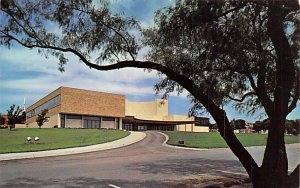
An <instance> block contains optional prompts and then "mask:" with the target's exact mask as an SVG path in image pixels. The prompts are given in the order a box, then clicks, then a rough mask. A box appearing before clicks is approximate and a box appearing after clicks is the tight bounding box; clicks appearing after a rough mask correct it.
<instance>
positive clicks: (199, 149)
mask: <svg viewBox="0 0 300 188" xmlns="http://www.w3.org/2000/svg"><path fill="white" fill-rule="evenodd" d="M158 133H159V134H161V135H163V136H164V137H165V138H166V140H165V141H164V143H162V146H165V147H168V148H175V149H186V150H194V151H207V150H209V149H203V148H202V149H201V148H188V147H180V146H172V145H169V144H167V142H168V141H169V136H168V135H166V134H165V133H162V132H158Z"/></svg>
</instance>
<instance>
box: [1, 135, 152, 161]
mask: <svg viewBox="0 0 300 188" xmlns="http://www.w3.org/2000/svg"><path fill="white" fill-rule="evenodd" d="M145 137H146V134H145V133H143V132H132V131H131V132H130V135H129V136H127V137H125V138H121V139H119V140H115V141H112V142H107V143H103V144H97V145H91V146H82V147H76V148H66V149H57V150H47V151H37V152H24V153H5V154H0V161H6V160H13V159H27V158H38V157H51V156H61V155H70V154H79V153H87V152H95V151H103V150H109V149H114V148H119V147H124V146H128V145H131V144H134V143H136V142H139V141H141V140H143V139H144V138H145Z"/></svg>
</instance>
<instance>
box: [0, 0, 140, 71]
mask: <svg viewBox="0 0 300 188" xmlns="http://www.w3.org/2000/svg"><path fill="white" fill-rule="evenodd" d="M1 4H2V7H1V36H3V37H1V38H0V45H5V46H7V47H10V46H11V45H12V44H13V41H15V42H17V43H19V44H21V45H23V46H26V47H28V48H34V47H37V48H39V47H40V48H39V52H40V53H41V54H42V55H45V56H46V57H47V56H48V54H51V55H53V56H55V57H57V58H58V60H59V70H60V71H64V65H65V64H66V63H67V61H68V59H67V58H66V57H65V56H64V53H63V52H66V51H68V50H70V49H72V50H74V51H76V53H77V55H78V54H80V56H81V57H82V58H85V59H87V60H91V61H96V62H97V63H100V62H102V61H103V60H114V61H116V60H120V58H121V59H126V58H127V56H129V57H130V58H132V59H134V58H135V57H136V55H137V50H138V49H139V47H138V44H137V42H136V39H135V37H134V36H133V33H132V31H133V30H136V29H138V28H139V25H138V22H137V21H136V20H134V19H133V18H122V17H121V15H120V14H112V13H111V11H110V10H109V8H108V4H107V2H105V1H100V3H97V6H95V4H94V3H93V2H92V1H91V0H80V1H77V0H70V1H63V0H53V1H48V0H46V1H35V0H34V1H32V0H22V1H9V0H2V1H1ZM3 4H4V5H3ZM53 28H57V29H56V30H55V31H53ZM91 54H97V55H98V56H97V57H96V59H92V57H91Z"/></svg>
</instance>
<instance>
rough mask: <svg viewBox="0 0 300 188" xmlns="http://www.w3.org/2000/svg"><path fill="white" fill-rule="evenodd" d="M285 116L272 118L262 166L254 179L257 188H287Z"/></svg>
mask: <svg viewBox="0 0 300 188" xmlns="http://www.w3.org/2000/svg"><path fill="white" fill-rule="evenodd" d="M284 122H285V116H284V117H280V116H279V115H278V116H276V115H275V114H274V116H273V117H270V128H269V133H268V140H267V145H266V149H265V154H264V159H263V163H262V166H261V167H260V169H259V172H258V176H257V177H255V178H254V180H253V185H254V186H255V187H266V188H268V187H270V188H271V187H272V188H276V187H286V183H287V177H288V159H287V154H286V148H285V142H284Z"/></svg>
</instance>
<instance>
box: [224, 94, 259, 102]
mask: <svg viewBox="0 0 300 188" xmlns="http://www.w3.org/2000/svg"><path fill="white" fill-rule="evenodd" d="M250 95H255V93H254V92H248V93H246V94H244V95H243V97H242V98H241V99H236V98H233V97H231V96H230V95H227V97H228V98H229V99H231V100H234V101H237V102H243V101H244V100H245V98H246V97H248V96H250Z"/></svg>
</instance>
